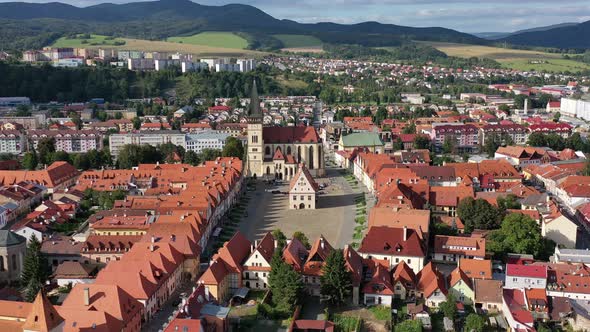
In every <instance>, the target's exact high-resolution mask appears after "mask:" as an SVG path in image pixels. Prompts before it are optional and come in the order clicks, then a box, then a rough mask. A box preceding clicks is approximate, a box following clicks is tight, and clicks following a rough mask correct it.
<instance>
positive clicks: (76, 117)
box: [68, 112, 82, 130]
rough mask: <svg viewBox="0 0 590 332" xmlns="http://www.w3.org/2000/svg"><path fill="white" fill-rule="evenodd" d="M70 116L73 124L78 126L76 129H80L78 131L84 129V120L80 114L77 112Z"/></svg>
mask: <svg viewBox="0 0 590 332" xmlns="http://www.w3.org/2000/svg"><path fill="white" fill-rule="evenodd" d="M68 116H69V117H70V119H72V122H73V123H74V124H75V125H76V129H78V130H80V129H82V118H80V114H78V113H77V112H70V114H68Z"/></svg>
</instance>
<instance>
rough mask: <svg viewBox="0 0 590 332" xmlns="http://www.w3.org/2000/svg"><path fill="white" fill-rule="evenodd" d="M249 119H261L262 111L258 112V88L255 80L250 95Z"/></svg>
mask: <svg viewBox="0 0 590 332" xmlns="http://www.w3.org/2000/svg"><path fill="white" fill-rule="evenodd" d="M248 115H249V116H250V117H251V118H261V117H262V111H261V110H260V98H259V97H258V88H257V87H256V79H254V84H252V94H251V95H250V113H249V114H248Z"/></svg>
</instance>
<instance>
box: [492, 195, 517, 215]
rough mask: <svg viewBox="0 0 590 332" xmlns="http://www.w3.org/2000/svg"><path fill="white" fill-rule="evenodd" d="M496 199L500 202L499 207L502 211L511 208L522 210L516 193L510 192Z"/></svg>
mask: <svg viewBox="0 0 590 332" xmlns="http://www.w3.org/2000/svg"><path fill="white" fill-rule="evenodd" d="M496 201H497V203H498V208H500V210H501V211H506V210H509V209H518V210H520V207H521V205H520V202H519V201H518V197H516V195H514V194H508V195H506V196H503V197H502V196H500V197H498V198H497V199H496Z"/></svg>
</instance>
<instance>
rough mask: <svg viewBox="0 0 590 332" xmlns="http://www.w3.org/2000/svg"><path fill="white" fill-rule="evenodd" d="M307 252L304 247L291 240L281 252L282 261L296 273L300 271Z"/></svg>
mask: <svg viewBox="0 0 590 332" xmlns="http://www.w3.org/2000/svg"><path fill="white" fill-rule="evenodd" d="M308 255H309V252H308V251H307V249H306V248H305V246H304V245H303V244H302V243H301V241H299V240H298V239H296V238H293V239H292V240H291V241H290V242H289V244H287V246H286V247H285V249H284V250H283V260H284V261H285V263H287V264H289V265H291V266H292V267H293V268H294V269H295V270H296V271H302V270H303V265H304V264H305V261H307V256H308Z"/></svg>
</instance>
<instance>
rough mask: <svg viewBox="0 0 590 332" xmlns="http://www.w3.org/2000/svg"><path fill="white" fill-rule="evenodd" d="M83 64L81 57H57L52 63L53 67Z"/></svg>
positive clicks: (70, 66)
mask: <svg viewBox="0 0 590 332" xmlns="http://www.w3.org/2000/svg"><path fill="white" fill-rule="evenodd" d="M82 65H84V59H83V58H68V59H59V60H57V61H55V62H54V63H53V66H54V67H67V68H75V67H79V66H82Z"/></svg>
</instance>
